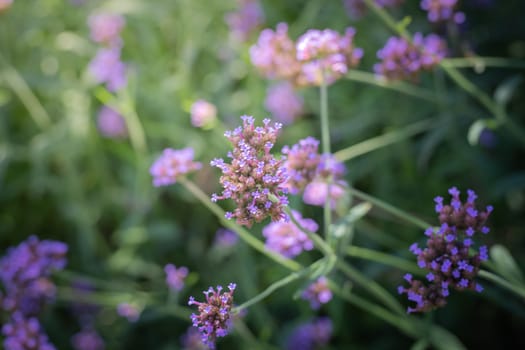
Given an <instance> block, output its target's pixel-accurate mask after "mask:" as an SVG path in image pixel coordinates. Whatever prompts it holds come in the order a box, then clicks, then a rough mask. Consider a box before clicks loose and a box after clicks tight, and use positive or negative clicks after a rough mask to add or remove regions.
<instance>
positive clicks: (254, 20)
mask: <svg viewBox="0 0 525 350" xmlns="http://www.w3.org/2000/svg"><path fill="white" fill-rule="evenodd" d="M239 3H240V7H239V9H238V10H237V11H233V12H230V13H228V14H226V17H225V19H226V23H228V26H229V27H230V31H231V34H232V36H233V37H234V38H236V39H238V40H239V41H242V42H244V41H246V40H248V38H249V37H250V35H251V34H252V32H253V31H254V30H255V29H256V28H258V27H259V26H261V25H262V23H263V22H264V13H263V10H262V7H261V4H259V1H257V0H239Z"/></svg>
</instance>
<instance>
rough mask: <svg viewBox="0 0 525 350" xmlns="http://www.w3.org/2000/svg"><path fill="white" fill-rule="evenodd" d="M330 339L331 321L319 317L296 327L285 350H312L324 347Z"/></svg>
mask: <svg viewBox="0 0 525 350" xmlns="http://www.w3.org/2000/svg"><path fill="white" fill-rule="evenodd" d="M331 337H332V321H331V320H330V319H329V318H328V317H319V318H317V319H315V320H312V321H311V322H308V323H304V324H302V325H300V326H299V327H297V328H296V329H295V330H294V331H293V333H292V334H291V335H290V337H289V338H288V341H287V343H286V349H287V350H313V349H317V348H319V347H322V346H325V345H327V344H328V342H329V341H330V338H331Z"/></svg>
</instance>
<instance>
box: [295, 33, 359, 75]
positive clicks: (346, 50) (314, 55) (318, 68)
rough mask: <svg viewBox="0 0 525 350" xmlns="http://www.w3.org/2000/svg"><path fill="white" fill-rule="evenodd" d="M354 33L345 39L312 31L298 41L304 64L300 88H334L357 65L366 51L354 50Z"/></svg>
mask: <svg viewBox="0 0 525 350" xmlns="http://www.w3.org/2000/svg"><path fill="white" fill-rule="evenodd" d="M354 35H355V29H354V28H352V27H348V28H347V29H346V31H345V34H344V35H339V33H337V32H336V31H334V30H331V29H325V30H318V29H310V30H308V31H307V32H306V33H304V34H303V35H302V36H301V37H299V39H298V40H297V46H296V47H297V59H298V60H299V61H300V62H302V63H303V65H302V79H305V81H304V82H301V81H300V82H299V84H300V85H320V84H321V83H322V82H323V81H324V82H325V83H327V84H331V83H333V82H334V81H336V80H337V79H339V78H340V77H341V76H343V75H345V74H346V73H348V70H349V69H350V68H352V67H355V66H357V65H358V63H359V61H360V60H361V58H362V57H363V49H361V48H357V47H355V46H354V43H353V41H354Z"/></svg>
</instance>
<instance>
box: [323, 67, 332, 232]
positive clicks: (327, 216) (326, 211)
mask: <svg viewBox="0 0 525 350" xmlns="http://www.w3.org/2000/svg"><path fill="white" fill-rule="evenodd" d="M320 99H321V101H320V104H321V143H322V147H323V153H324V154H330V153H332V152H331V149H330V144H331V141H330V124H329V121H330V118H329V116H328V86H327V83H326V78H325V75H324V72H323V73H322V78H321V86H320ZM326 185H327V186H328V190H327V191H326V199H325V203H324V207H323V222H324V234H325V236H326V237H328V236H329V231H330V226H331V225H332V208H331V201H332V200H331V198H330V197H331V192H332V191H331V186H332V179H331V178H329V179H328V183H327V184H326Z"/></svg>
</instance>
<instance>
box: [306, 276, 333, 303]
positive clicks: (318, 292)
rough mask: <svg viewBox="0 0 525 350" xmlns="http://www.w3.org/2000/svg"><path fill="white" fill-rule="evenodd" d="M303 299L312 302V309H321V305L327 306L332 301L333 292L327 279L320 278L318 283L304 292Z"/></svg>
mask: <svg viewBox="0 0 525 350" xmlns="http://www.w3.org/2000/svg"><path fill="white" fill-rule="evenodd" d="M301 297H302V298H303V299H305V300H308V301H309V302H310V306H311V307H312V309H319V308H320V307H321V304H326V303H328V302H329V301H330V300H332V291H331V290H330V288H329V287H328V280H327V279H326V277H324V276H323V277H319V278H318V279H317V281H315V282H314V283H312V284H311V285H310V286H308V288H306V289H305V290H304V291H303V293H302V295H301Z"/></svg>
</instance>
